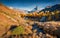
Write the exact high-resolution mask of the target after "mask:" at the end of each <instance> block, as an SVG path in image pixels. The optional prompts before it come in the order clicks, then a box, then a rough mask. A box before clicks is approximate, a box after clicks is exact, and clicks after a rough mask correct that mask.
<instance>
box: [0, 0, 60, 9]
mask: <svg viewBox="0 0 60 38" xmlns="http://www.w3.org/2000/svg"><path fill="white" fill-rule="evenodd" d="M0 2H1V3H3V4H4V5H6V6H9V7H14V8H17V9H23V10H32V9H33V8H35V7H36V6H38V9H39V10H41V9H43V8H45V7H46V6H53V5H55V4H60V0H0Z"/></svg>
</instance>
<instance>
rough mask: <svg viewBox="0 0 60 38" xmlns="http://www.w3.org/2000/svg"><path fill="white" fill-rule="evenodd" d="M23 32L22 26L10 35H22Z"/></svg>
mask: <svg viewBox="0 0 60 38" xmlns="http://www.w3.org/2000/svg"><path fill="white" fill-rule="evenodd" d="M23 32H24V28H23V27H22V26H19V27H17V28H15V29H14V30H13V31H12V35H20V34H23Z"/></svg>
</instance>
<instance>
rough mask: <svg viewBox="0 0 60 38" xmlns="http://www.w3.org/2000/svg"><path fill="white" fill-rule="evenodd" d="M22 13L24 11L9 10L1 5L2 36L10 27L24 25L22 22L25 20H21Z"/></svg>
mask: <svg viewBox="0 0 60 38" xmlns="http://www.w3.org/2000/svg"><path fill="white" fill-rule="evenodd" d="M21 13H22V11H17V10H15V9H9V8H8V7H7V6H5V5H3V4H0V36H1V35H2V34H3V33H5V32H6V30H8V29H9V28H10V26H12V25H16V26H18V25H19V24H23V23H21V22H24V19H23V18H21V15H20V14H21ZM6 27H7V28H6ZM1 32H2V33H1Z"/></svg>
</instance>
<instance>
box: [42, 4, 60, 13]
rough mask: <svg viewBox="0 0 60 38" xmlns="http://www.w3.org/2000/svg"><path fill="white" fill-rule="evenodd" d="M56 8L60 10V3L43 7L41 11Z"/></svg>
mask: <svg viewBox="0 0 60 38" xmlns="http://www.w3.org/2000/svg"><path fill="white" fill-rule="evenodd" d="M54 10H60V4H56V5H54V6H47V7H46V8H45V9H42V10H41V11H44V12H45V11H50V12H52V11H54Z"/></svg>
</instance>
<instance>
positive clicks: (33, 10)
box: [28, 6, 38, 13]
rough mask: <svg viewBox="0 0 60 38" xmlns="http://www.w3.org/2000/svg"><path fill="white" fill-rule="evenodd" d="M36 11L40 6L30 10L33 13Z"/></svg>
mask: <svg viewBox="0 0 60 38" xmlns="http://www.w3.org/2000/svg"><path fill="white" fill-rule="evenodd" d="M35 11H38V7H37V6H36V7H35V8H33V9H32V10H31V11H28V13H33V12H35Z"/></svg>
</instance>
